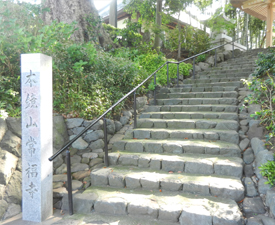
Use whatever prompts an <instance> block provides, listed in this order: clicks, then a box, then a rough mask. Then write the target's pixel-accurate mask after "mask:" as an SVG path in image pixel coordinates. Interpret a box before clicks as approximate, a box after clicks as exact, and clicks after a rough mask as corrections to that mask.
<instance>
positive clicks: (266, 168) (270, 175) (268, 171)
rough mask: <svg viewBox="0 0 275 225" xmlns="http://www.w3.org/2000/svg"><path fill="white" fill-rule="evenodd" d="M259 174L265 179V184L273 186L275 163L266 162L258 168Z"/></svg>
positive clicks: (274, 183) (274, 182)
mask: <svg viewBox="0 0 275 225" xmlns="http://www.w3.org/2000/svg"><path fill="white" fill-rule="evenodd" d="M259 169H260V173H261V174H262V176H264V177H266V178H267V180H268V181H267V182H265V183H266V184H269V185H270V186H274V185H275V162H274V161H268V162H267V163H265V164H263V165H262V166H260V167H259Z"/></svg>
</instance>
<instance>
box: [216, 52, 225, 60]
mask: <svg viewBox="0 0 275 225" xmlns="http://www.w3.org/2000/svg"><path fill="white" fill-rule="evenodd" d="M223 61H224V55H223V53H218V54H217V62H223Z"/></svg>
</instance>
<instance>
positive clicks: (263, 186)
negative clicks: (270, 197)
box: [258, 178, 271, 195]
mask: <svg viewBox="0 0 275 225" xmlns="http://www.w3.org/2000/svg"><path fill="white" fill-rule="evenodd" d="M267 181H268V180H267V179H266V178H261V179H260V180H259V182H258V191H259V193H260V194H264V195H266V192H267V191H269V190H271V186H270V185H269V184H267V183H266V182H267Z"/></svg>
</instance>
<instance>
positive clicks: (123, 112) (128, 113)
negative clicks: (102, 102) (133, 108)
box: [122, 111, 132, 118]
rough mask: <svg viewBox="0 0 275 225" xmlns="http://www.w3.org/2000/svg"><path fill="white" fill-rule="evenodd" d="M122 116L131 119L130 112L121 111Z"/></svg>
mask: <svg viewBox="0 0 275 225" xmlns="http://www.w3.org/2000/svg"><path fill="white" fill-rule="evenodd" d="M122 114H123V116H128V117H129V118H131V117H132V113H131V112H130V111H122Z"/></svg>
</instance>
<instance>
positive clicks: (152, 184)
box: [140, 174, 159, 190]
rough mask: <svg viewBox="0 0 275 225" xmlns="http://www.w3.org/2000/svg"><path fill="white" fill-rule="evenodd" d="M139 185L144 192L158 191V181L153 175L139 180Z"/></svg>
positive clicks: (147, 175)
mask: <svg viewBox="0 0 275 225" xmlns="http://www.w3.org/2000/svg"><path fill="white" fill-rule="evenodd" d="M140 184H141V187H142V188H143V189H146V190H159V179H158V178H157V177H156V175H155V174H146V175H145V176H142V177H141V178H140Z"/></svg>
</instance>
